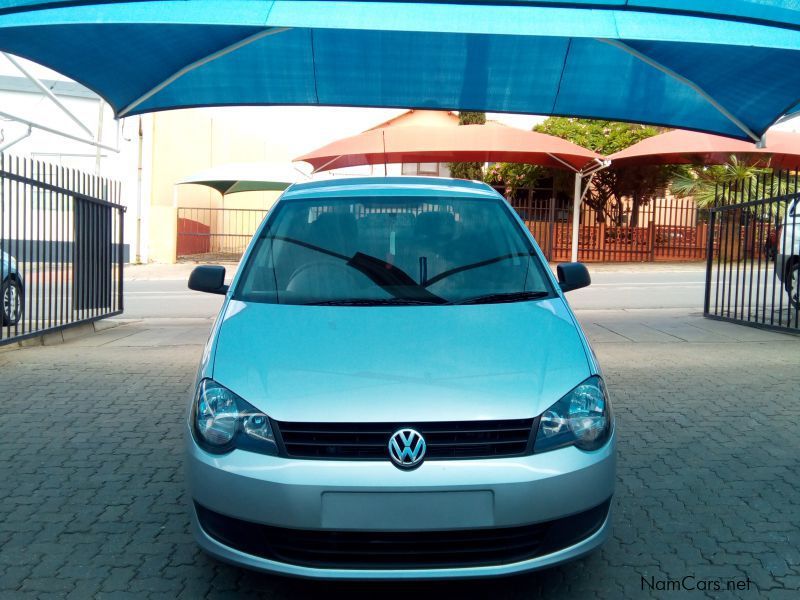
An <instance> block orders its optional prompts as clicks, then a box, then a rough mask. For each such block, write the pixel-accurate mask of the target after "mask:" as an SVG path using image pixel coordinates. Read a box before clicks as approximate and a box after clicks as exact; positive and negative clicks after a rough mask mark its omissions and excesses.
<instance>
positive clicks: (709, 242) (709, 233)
mask: <svg viewBox="0 0 800 600" xmlns="http://www.w3.org/2000/svg"><path fill="white" fill-rule="evenodd" d="M716 219H717V213H716V211H715V210H714V209H713V208H712V209H711V210H710V211H709V215H708V225H707V226H706V227H707V229H706V290H705V295H704V298H703V316H704V317H707V316H708V315H709V314H710V311H711V265H712V264H713V263H714V221H716Z"/></svg>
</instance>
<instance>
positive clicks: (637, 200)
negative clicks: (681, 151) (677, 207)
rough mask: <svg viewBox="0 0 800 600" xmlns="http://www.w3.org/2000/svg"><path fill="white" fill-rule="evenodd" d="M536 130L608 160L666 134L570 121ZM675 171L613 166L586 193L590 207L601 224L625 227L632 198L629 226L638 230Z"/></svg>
mask: <svg viewBox="0 0 800 600" xmlns="http://www.w3.org/2000/svg"><path fill="white" fill-rule="evenodd" d="M533 129H534V131H538V132H539V133H546V134H549V135H554V136H556V137H560V138H562V139H565V140H568V141H570V142H573V143H574V144H578V145H579V146H583V147H584V148H588V149H590V150H594V151H595V152H597V153H598V154H602V155H605V156H607V155H609V154H613V153H615V152H619V151H620V150H624V149H625V148H627V147H628V146H631V145H633V144H635V143H637V142H640V141H642V140H643V139H646V138H649V137H652V136H654V135H657V134H658V133H661V131H662V130H661V129H659V128H656V127H650V126H648V125H638V124H634V123H620V122H617V121H600V120H595V119H573V118H566V117H550V118H548V119H546V120H545V121H544V122H543V123H541V124H539V125H537V126H536V127H534V128H533ZM674 171H675V168H674V167H671V166H661V165H645V166H636V167H620V168H615V167H613V166H612V167H610V168H608V169H603V170H601V171H598V172H597V173H596V174H595V176H594V179H593V180H592V186H591V187H590V188H589V190H588V192H587V193H586V204H588V205H589V206H590V207H591V208H592V209H593V210H594V211H595V218H596V220H597V222H598V223H601V222H604V221H605V220H606V219H607V218H609V219H611V220H612V221H613V222H615V223H617V224H622V220H623V217H624V215H625V212H626V211H625V205H624V204H623V202H622V199H623V198H630V200H631V205H632V206H631V211H630V220H629V224H630V225H631V226H633V227H636V226H637V225H638V220H639V209H640V207H641V206H643V205H645V204H647V203H648V202H649V201H650V200H651V199H652V198H653V197H655V196H657V195H659V194H661V193H664V192H665V191H666V190H667V188H668V186H669V182H670V180H671V178H672V176H673V174H674Z"/></svg>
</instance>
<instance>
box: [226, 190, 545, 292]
mask: <svg viewBox="0 0 800 600" xmlns="http://www.w3.org/2000/svg"><path fill="white" fill-rule="evenodd" d="M544 269H545V266H544V265H543V264H542V262H541V260H540V259H539V257H538V255H537V254H536V253H535V252H534V249H533V247H532V245H531V243H530V241H529V239H528V238H527V236H526V234H525V232H524V231H523V230H522V228H521V227H520V226H519V224H518V222H517V221H515V220H514V219H513V217H512V216H511V214H510V211H509V209H508V207H507V206H506V205H505V203H504V202H503V201H502V200H501V199H500V198H496V199H495V198H462V197H427V196H426V197H375V198H371V197H356V198H317V199H313V200H288V201H284V202H282V203H281V204H280V205H279V206H278V207H277V208H276V210H275V211H273V212H272V214H271V215H270V217H269V221H268V222H267V223H266V225H265V227H263V228H262V230H261V231H260V233H259V236H258V239H257V241H256V244H255V246H254V248H253V249H252V251H251V253H250V255H249V259H248V260H247V263H246V265H245V268H244V271H243V273H242V277H241V280H240V282H239V284H238V285H237V288H236V290H235V292H234V298H236V299H238V300H243V301H247V302H264V303H272V304H330V305H337V304H338V305H350V306H374V305H417V304H419V305H422V304H458V303H476V304H478V303H496V302H517V301H524V300H534V299H538V298H545V297H550V296H552V295H553V290H552V288H551V285H550V283H549V280H548V278H547V277H546V275H545V271H544Z"/></svg>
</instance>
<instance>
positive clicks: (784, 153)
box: [608, 129, 800, 169]
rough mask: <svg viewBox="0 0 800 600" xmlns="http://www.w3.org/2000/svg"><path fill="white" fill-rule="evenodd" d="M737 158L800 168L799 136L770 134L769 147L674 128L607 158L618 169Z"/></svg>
mask: <svg viewBox="0 0 800 600" xmlns="http://www.w3.org/2000/svg"><path fill="white" fill-rule="evenodd" d="M731 155H736V156H738V157H740V158H742V159H743V160H745V161H746V162H747V163H749V164H753V165H762V166H765V167H767V166H769V167H773V168H776V169H794V168H797V167H798V166H800V134H797V133H788V132H785V131H770V132H768V133H767V135H766V146H765V147H764V148H758V147H757V146H756V145H755V144H753V143H751V142H744V141H741V140H735V139H732V138H728V137H723V136H720V135H712V134H709V133H699V132H696V131H686V130H683V129H675V130H673V131H668V132H667V133H662V134H661V135H655V136H653V137H650V138H647V139H645V140H642V141H641V142H639V143H638V144H634V145H633V146H630V147H628V148H625V150H621V151H619V152H616V153H615V154H612V155H611V156H609V157H608V158H609V159H610V160H611V162H612V163H613V165H614V166H615V167H626V166H632V165H654V164H656V165H661V164H663V165H668V164H722V163H724V162H727V161H728V160H729V158H730V156H731Z"/></svg>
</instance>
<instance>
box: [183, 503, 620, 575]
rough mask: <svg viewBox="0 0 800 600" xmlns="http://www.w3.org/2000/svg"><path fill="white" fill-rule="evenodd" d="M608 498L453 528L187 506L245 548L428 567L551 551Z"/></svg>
mask: <svg viewBox="0 0 800 600" xmlns="http://www.w3.org/2000/svg"><path fill="white" fill-rule="evenodd" d="M609 504H610V500H609V501H606V502H604V503H603V504H601V505H600V506H597V507H595V508H593V509H591V510H588V511H586V512H582V513H578V514H576V515H572V516H569V517H565V518H562V519H556V520H554V521H546V522H544V523H537V524H535V525H524V526H522V527H504V528H492V529H468V530H455V531H329V530H306V529H284V528H281V527H272V526H269V525H261V524H258V523H250V522H248V521H242V520H239V519H234V518H232V517H227V516H225V515H221V514H219V513H216V512H213V511H210V510H208V509H207V508H204V507H202V506H200V505H198V504H195V508H196V510H197V516H198V519H199V521H200V525H201V526H202V528H203V530H204V531H205V532H206V533H207V534H208V535H210V536H211V537H212V538H214V539H215V540H217V541H218V542H220V543H222V544H224V545H226V546H228V547H230V548H234V549H236V550H239V551H240V552H244V553H246V554H251V555H253V556H259V557H261V558H266V559H269V560H275V561H278V562H282V563H288V564H293V565H300V566H307V567H315V568H323V569H324V568H328V569H337V568H340V569H347V568H350V569H402V568H406V569H414V568H431V569H433V568H448V567H471V566H489V565H500V564H507V563H513V562H520V561H523V560H528V559H531V558H536V557H538V556H543V555H545V554H551V553H553V552H556V551H558V550H561V549H563V548H567V547H569V546H572V545H574V544H576V543H578V542H580V541H581V540H584V539H586V538H587V537H589V536H590V535H592V534H593V533H594V532H596V531H597V530H598V529H600V527H601V526H602V524H603V522H604V521H605V519H606V515H607V514H608V508H609Z"/></svg>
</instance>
